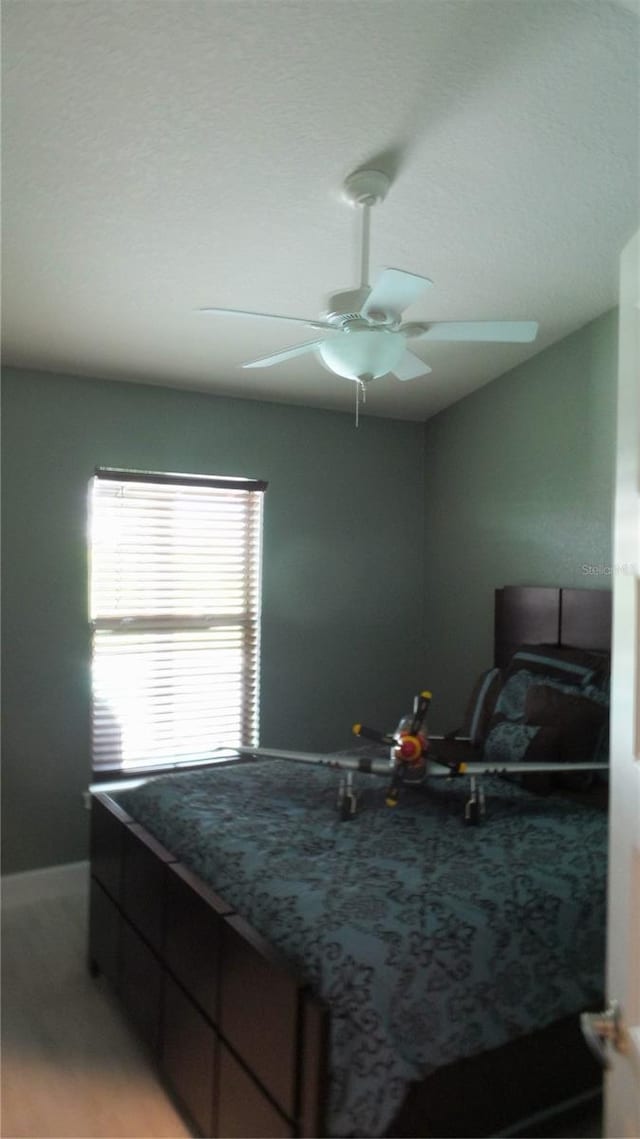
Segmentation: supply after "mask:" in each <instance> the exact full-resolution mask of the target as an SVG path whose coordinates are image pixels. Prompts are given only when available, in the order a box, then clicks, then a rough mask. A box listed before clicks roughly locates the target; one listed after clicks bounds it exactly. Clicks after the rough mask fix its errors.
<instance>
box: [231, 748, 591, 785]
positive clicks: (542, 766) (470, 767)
mask: <svg viewBox="0 0 640 1139" xmlns="http://www.w3.org/2000/svg"><path fill="white" fill-rule="evenodd" d="M225 750H226V751H233V752H235V753H236V754H238V755H245V756H255V757H256V758H258V759H288V760H291V761H292V762H293V763H310V764H314V765H316V766H318V767H332V768H334V769H335V770H342V771H364V772H368V773H369V774H371V775H384V776H388V775H391V774H392V773H393V771H394V770H395V764H394V763H393V762H392V760H391V759H380V757H377V758H370V757H367V756H362V755H357V756H356V755H330V754H327V753H326V752H315V751H281V750H280V749H278V748H267V747H233V748H231V747H229V748H226V749H225ZM427 763H428V773H429V778H433V777H445V778H449V779H451V778H452V777H453V776H456V775H509V774H513V773H517V774H519V775H525V774H529V773H531V772H534V771H560V772H564V774H565V775H566V774H569V773H571V772H574V771H605V770H607V769H608V766H609V765H608V764H607V763H586V762H585V763H569V764H567V763H500V764H496V763H489V762H484V761H483V760H471V761H470V762H469V763H464V762H454V761H451V762H447V761H446V760H441V759H438V758H437V757H436V756H429V755H427Z"/></svg>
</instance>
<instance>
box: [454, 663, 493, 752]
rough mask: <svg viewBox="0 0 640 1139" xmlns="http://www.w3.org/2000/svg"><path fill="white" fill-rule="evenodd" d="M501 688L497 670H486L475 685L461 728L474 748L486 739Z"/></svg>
mask: <svg viewBox="0 0 640 1139" xmlns="http://www.w3.org/2000/svg"><path fill="white" fill-rule="evenodd" d="M501 686H502V671H501V669H499V668H489V669H487V671H486V672H483V673H482V674H481V676H479V677H478V680H477V681H476V683H475V686H474V689H473V692H472V693H471V696H470V697H469V703H468V705H467V710H466V712H465V717H464V723H463V726H462V735H463V736H468V737H469V739H470V740H471V743H472V744H473V746H474V747H478V746H479V745H480V744H482V743H483V742H484V740H485V738H486V735H487V731H488V729H489V722H490V720H491V717H492V716H493V711H494V708H495V704H496V699H497V697H498V694H499V692H500V688H501Z"/></svg>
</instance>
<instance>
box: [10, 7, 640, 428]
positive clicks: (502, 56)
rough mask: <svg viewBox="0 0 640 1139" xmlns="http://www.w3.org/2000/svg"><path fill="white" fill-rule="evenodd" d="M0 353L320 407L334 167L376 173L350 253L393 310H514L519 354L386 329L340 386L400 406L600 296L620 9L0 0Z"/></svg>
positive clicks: (631, 222)
mask: <svg viewBox="0 0 640 1139" xmlns="http://www.w3.org/2000/svg"><path fill="white" fill-rule="evenodd" d="M2 16H3V55H4V66H3V75H4V101H3V107H4V109H3V167H2V173H3V198H4V200H3V232H4V241H3V244H4V252H3V276H4V284H3V318H4V333H3V344H4V359H5V362H6V363H9V364H15V365H18V366H24V367H34V368H39V369H44V370H55V371H63V372H71V373H75V374H80V375H87V376H96V377H106V378H112V379H115V380H118V379H119V380H135V381H142V382H145V383H157V384H167V385H170V386H173V387H185V388H194V389H201V390H205V391H210V392H216V393H221V394H228V395H235V396H247V397H249V398H256V399H268V400H277V401H284V402H289V403H300V404H307V405H309V406H315V407H324V408H336V409H341V410H348V409H350V408H351V407H352V405H353V401H354V397H355V389H354V385H353V384H351V383H350V382H349V381H347V380H341V379H339V378H337V377H335V376H333V375H331V374H330V373H328V372H327V371H325V369H324V368H323V367H322V365H321V364H320V363H319V361H318V360H317V359H316V358H315V356H310V357H303V358H300V359H294V360H291V361H289V362H287V363H283V364H281V365H280V366H278V367H275V368H270V369H258V370H255V371H251V372H246V371H242V370H241V369H240V368H239V366H238V365H239V364H240V363H241V362H242V361H243V360H247V359H250V358H252V357H253V356H261V355H266V354H267V353H269V352H271V351H276V350H278V349H280V348H283V347H286V346H287V345H289V344H295V343H298V342H300V341H302V340H305V339H307V338H308V339H313V333H311V335H310V336H308V337H307V336H306V335H305V332H306V331H307V330H305V329H302V335H301V331H300V330H301V326H298V325H295V324H293V325H291V326H289V325H285V324H275V325H273V326H272V325H270V324H268V323H266V322H264V321H246V322H244V321H238V320H234V319H232V318H224V319H221V318H213V317H204V316H202V315H199V314H197V313H196V312H195V311H194V310H196V309H197V308H198V307H199V306H203V305H218V306H225V307H229V308H248V309H258V310H262V309H264V310H267V311H270V312H281V313H287V314H290V315H295V316H303V317H317V316H318V315H319V313H320V312H321V311H322V310H323V308H324V304H325V301H326V298H327V295H328V294H329V293H331V292H334V291H336V290H338V289H346V288H349V287H353V286H355V285H357V283H358V271H359V265H358V256H357V226H358V222H359V216H358V211H356V210H354V209H352V208H351V207H350V206H348V205H346V204H345V203H344V201H343V200H342V198H341V186H342V182H343V179H344V178H345V176H346V175H347V174H349V173H350V172H351V171H352V170H354V169H356V168H358V167H362V166H364V165H367V164H371V165H373V166H376V167H379V168H381V169H384V170H385V171H387V172H388V173H390V174H391V175H392V176H393V185H392V187H391V190H390V192H389V195H388V197H387V199H386V201H385V202H384V203H383V204H382V205H379V206H377V207H376V208H375V209H374V211H373V213H372V255H371V267H372V271H373V273H374V274H375V271H376V270H377V269H379V268H382V267H384V266H395V267H398V268H403V269H407V270H409V271H412V272H415V273H419V274H423V275H425V276H428V277H431V278H432V280H433V281H434V282H435V288H433V289H430V290H428V292H427V293H425V294H424V297H423V298H421V299H420V300H419V301H418V302H416V304H415V305H414V306H413V307H412V308H411V309H410V310H408V312H407V319H411V320H414V319H415V320H458V319H459V320H463V319H491V318H495V319H535V320H538V321H539V322H540V333H539V337H538V340H537V341H536V343H535V344H533V345H497V346H493V345H487V344H485V345H459V344H433V345H427V343H426V342H422V343H420V342H414V344H413V345H412V348H413V349H414V350H415V351H416V353H417V354H419V355H420V356H421V357H422V359H423V360H425V361H427V362H428V363H429V364H430V366H431V367H432V369H433V372H432V374H431V375H430V376H428V377H425V378H422V379H417V380H413V381H410V382H408V383H404V384H400V383H398V381H396V380H394V379H392V378H390V377H386V378H383V379H380V380H376V381H374V383H372V384H371V386H370V388H369V391H368V398H367V406H366V411H367V413H369V414H374V415H383V416H394V417H398V418H405V419H416V420H420V419H424V418H426V417H428V416H429V415H431V414H433V413H434V412H435V411H438V410H439V409H441V408H443V407H445V406H447V405H448V404H449V403H451V402H453V401H454V400H456V399H459V398H460V397H461V396H463V395H465V394H466V393H468V392H469V391H471V390H473V389H474V388H476V387H478V386H480V385H481V384H484V383H486V382H487V381H489V380H491V379H493V378H494V377H495V376H497V375H500V374H501V373H502V372H504V371H506V370H508V369H509V368H511V367H513V366H514V365H515V364H517V363H519V362H520V361H521V360H524V359H526V358H527V357H529V356H531V355H533V354H534V353H535V352H537V351H539V350H540V349H541V348H544V347H545V346H547V345H548V344H550V343H552V342H553V341H555V340H557V339H559V338H561V337H563V336H565V335H566V334H567V333H569V332H571V331H572V330H574V329H576V328H579V327H580V326H582V325H583V324H585V323H586V322H587V321H589V320H591V319H592V318H593V317H595V316H597V315H599V314H600V313H602V312H603V311H605V310H606V309H608V308H610V307H611V306H613V305H614V304H615V303H616V294H617V265H618V256H619V253H620V250H621V248H622V246H623V245H624V244H625V242H626V240H627V238H628V237H629V236H630V235H631V233H632V232H633V230H634V229H635V228H636V227H637V225H638V222H639V219H640V197H639V194H640V176H639V165H638V113H639V91H640V87H639V74H640V68H639V58H640V12H639V6H638V4H636V3H633V0H622V2H617V0H611V2H608V0H64V2H61V0H3V4H2Z"/></svg>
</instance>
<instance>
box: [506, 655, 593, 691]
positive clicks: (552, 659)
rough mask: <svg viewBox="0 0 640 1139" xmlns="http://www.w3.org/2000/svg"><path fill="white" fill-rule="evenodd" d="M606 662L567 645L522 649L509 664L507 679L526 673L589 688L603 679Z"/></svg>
mask: <svg viewBox="0 0 640 1139" xmlns="http://www.w3.org/2000/svg"><path fill="white" fill-rule="evenodd" d="M607 660H608V657H607V654H602V653H595V652H588V651H587V650H586V649H575V648H571V647H568V646H564V645H521V646H520V648H518V649H517V650H516V651H515V653H514V654H513V656H512V657H511V660H510V661H509V664H508V667H507V670H506V679H509V677H511V676H512V675H513V674H514V673H516V672H518V671H519V670H520V669H526V670H527V671H528V672H537V673H543V674H544V675H545V676H547V677H552V678H553V679H555V680H557V681H558V682H559V683H563V684H574V685H582V684H590V683H593V682H594V681H596V680H598V679H599V678H600V677H601V676H602V674H603V671H604V669H605V664H606V661H607Z"/></svg>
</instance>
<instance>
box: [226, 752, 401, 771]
mask: <svg viewBox="0 0 640 1139" xmlns="http://www.w3.org/2000/svg"><path fill="white" fill-rule="evenodd" d="M224 750H225V751H233V752H235V753H236V754H237V755H246V756H255V757H256V758H257V759H290V760H292V761H293V762H294V763H311V764H314V765H315V766H316V767H333V768H335V770H337V771H339V770H342V771H365V772H368V773H369V774H372V775H391V774H392V772H393V769H394V764H393V763H392V761H391V760H390V759H380V757H378V758H376V759H372V758H367V756H363V755H330V754H328V753H326V752H316V751H281V750H279V749H277V748H269V747H229V748H225V749H224Z"/></svg>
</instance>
